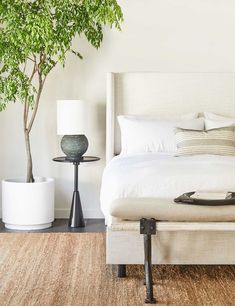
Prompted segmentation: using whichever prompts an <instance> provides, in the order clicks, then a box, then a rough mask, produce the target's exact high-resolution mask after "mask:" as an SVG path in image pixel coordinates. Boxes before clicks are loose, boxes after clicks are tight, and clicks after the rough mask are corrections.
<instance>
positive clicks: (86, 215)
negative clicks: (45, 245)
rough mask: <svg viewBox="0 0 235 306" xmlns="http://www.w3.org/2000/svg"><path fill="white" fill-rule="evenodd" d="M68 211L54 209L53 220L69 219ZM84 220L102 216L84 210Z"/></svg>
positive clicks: (90, 210) (101, 216)
mask: <svg viewBox="0 0 235 306" xmlns="http://www.w3.org/2000/svg"><path fill="white" fill-rule="evenodd" d="M69 213H70V209H69V208H56V209H55V218H56V219H64V218H69ZM83 216H84V218H89V219H103V218H104V216H103V214H102V213H101V211H99V210H96V209H84V210H83ZM1 218H2V210H1V209H0V219H1Z"/></svg>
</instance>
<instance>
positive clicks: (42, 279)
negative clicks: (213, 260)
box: [0, 233, 235, 306]
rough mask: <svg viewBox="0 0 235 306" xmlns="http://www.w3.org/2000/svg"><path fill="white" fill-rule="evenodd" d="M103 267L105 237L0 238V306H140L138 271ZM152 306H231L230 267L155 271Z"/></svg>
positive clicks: (234, 295)
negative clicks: (122, 275) (122, 274)
mask: <svg viewBox="0 0 235 306" xmlns="http://www.w3.org/2000/svg"><path fill="white" fill-rule="evenodd" d="M127 272H128V274H129V276H128V277H127V278H126V279H118V278H117V277H116V267H112V266H106V265H105V235H104V234H101V233H98V234H93V233H86V234H76V233H49V234H47V233H45V234H41V233H40V234H35V233H32V234H21V233H20V234H18V233H16V234H0V305H1V306H6V305H11V306H31V305H42V306H54V305H56V306H57V305H58V306H70V305H71V306H72V305H73V306H80V305H81V306H90V305H92V306H93V305H94V306H99V305H102V306H116V305H117V306H119V305H120V306H124V305H130V306H138V305H143V299H144V296H145V287H144V285H143V275H144V273H143V267H141V266H131V267H128V269H127ZM154 282H155V286H154V291H155V297H156V298H157V299H158V304H157V305H179V306H184V305H187V306H188V305H193V306H203V305H213V306H220V305H224V306H228V305H235V267H233V266H160V267H156V266H155V267H154Z"/></svg>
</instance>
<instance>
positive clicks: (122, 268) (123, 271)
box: [118, 265, 126, 277]
mask: <svg viewBox="0 0 235 306" xmlns="http://www.w3.org/2000/svg"><path fill="white" fill-rule="evenodd" d="M118 277H126V265H118Z"/></svg>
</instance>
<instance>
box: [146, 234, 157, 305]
mask: <svg viewBox="0 0 235 306" xmlns="http://www.w3.org/2000/svg"><path fill="white" fill-rule="evenodd" d="M151 240H152V239H151V235H149V234H146V235H144V269H145V284H146V299H145V303H146V304H155V303H156V299H155V298H154V297H153V276H152V254H151V251H152V245H151Z"/></svg>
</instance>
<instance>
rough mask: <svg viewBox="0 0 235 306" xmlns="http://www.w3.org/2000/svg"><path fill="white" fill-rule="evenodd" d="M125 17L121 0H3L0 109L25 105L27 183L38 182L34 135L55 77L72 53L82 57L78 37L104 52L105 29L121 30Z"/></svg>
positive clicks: (0, 23) (0, 12)
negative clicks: (50, 81) (49, 82)
mask: <svg viewBox="0 0 235 306" xmlns="http://www.w3.org/2000/svg"><path fill="white" fill-rule="evenodd" d="M122 19H123V15H122V11H121V8H120V6H119V5H118V3H117V1H116V0H1V2H0V111H2V110H4V109H5V108H6V106H7V105H8V103H9V102H16V101H20V102H21V103H22V104H23V114H22V116H23V123H24V136H25V146H26V153H27V182H34V176H33V163H32V154H31V147H30V132H31V130H32V127H33V123H34V120H35V117H36V114H37V111H38V106H39V102H40V97H41V94H42V91H43V88H44V85H45V82H46V80H47V77H48V75H49V73H50V72H51V71H52V69H54V68H55V66H56V65H57V64H62V65H63V66H64V65H65V60H66V56H67V54H68V53H69V52H72V53H73V54H74V56H76V57H77V58H79V59H82V55H81V54H80V53H79V52H78V50H77V49H75V50H74V49H73V48H72V42H73V40H74V37H76V36H81V35H84V36H85V37H86V39H87V40H88V41H89V43H90V44H91V45H92V46H94V47H95V48H99V46H100V44H101V42H102V39H103V30H104V27H105V26H109V27H111V28H112V27H115V28H117V29H120V23H121V22H122Z"/></svg>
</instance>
